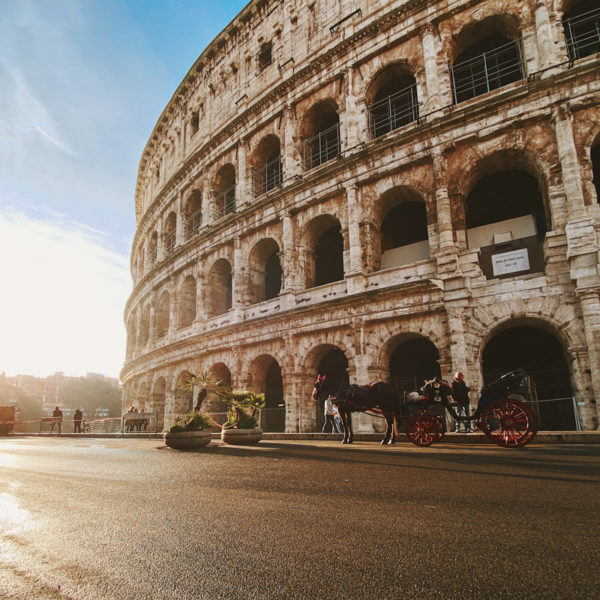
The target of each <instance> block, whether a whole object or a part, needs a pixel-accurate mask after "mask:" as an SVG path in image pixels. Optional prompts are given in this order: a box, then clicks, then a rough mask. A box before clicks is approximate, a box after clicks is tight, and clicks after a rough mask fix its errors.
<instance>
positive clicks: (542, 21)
mask: <svg viewBox="0 0 600 600" xmlns="http://www.w3.org/2000/svg"><path fill="white" fill-rule="evenodd" d="M535 29H536V38H537V46H538V54H539V57H540V58H539V64H538V68H539V69H548V68H549V67H551V66H553V65H557V64H559V63H561V62H563V61H564V60H565V59H566V57H565V56H563V55H562V53H561V52H560V51H559V50H558V47H557V44H556V40H555V39H554V35H553V33H554V32H553V30H552V25H551V24H550V15H549V13H548V7H547V6H546V1H545V0H537V2H536V7H535Z"/></svg>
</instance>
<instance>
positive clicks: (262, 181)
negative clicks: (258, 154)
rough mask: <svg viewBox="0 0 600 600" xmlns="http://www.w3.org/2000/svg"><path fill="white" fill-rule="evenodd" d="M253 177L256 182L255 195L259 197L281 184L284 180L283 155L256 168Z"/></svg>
mask: <svg viewBox="0 0 600 600" xmlns="http://www.w3.org/2000/svg"><path fill="white" fill-rule="evenodd" d="M252 178H253V182H254V195H255V196H257V197H258V196H262V195H263V194H266V193H267V192H268V191H270V190H272V189H275V188H276V187H278V186H280V185H281V182H282V180H283V171H282V168H281V156H279V155H278V156H276V157H275V158H274V159H273V160H270V161H269V162H268V163H266V164H265V165H264V166H263V167H261V168H260V169H254V171H253V173H252Z"/></svg>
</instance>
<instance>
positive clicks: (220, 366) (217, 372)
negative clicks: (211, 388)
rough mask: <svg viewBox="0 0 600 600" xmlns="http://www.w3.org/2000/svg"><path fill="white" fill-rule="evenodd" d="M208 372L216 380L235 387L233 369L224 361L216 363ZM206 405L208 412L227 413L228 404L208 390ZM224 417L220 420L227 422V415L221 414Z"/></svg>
mask: <svg viewBox="0 0 600 600" xmlns="http://www.w3.org/2000/svg"><path fill="white" fill-rule="evenodd" d="M208 372H209V374H210V376H211V377H212V379H214V381H216V382H219V381H222V382H223V383H226V384H227V385H229V386H232V387H233V377H232V375H231V371H230V369H229V367H228V366H227V365H226V364H225V363H223V362H217V363H214V364H213V365H212V366H211V367H210V368H209V369H208ZM203 406H204V407H206V411H207V412H218V413H227V406H226V405H225V404H224V403H223V402H222V401H221V400H220V398H219V397H218V396H217V394H215V393H214V392H208V394H207V396H206V399H205V400H204V404H203ZM221 416H223V417H224V418H223V419H221V421H220V422H225V420H226V419H227V417H226V415H225V414H223V415H221Z"/></svg>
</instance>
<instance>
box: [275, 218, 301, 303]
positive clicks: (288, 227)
mask: <svg viewBox="0 0 600 600" xmlns="http://www.w3.org/2000/svg"><path fill="white" fill-rule="evenodd" d="M282 225H283V235H282V242H283V248H282V250H281V252H280V256H281V258H282V265H281V267H282V271H283V286H282V290H281V292H282V293H286V292H292V293H294V292H298V291H300V289H301V288H300V284H299V281H298V249H297V248H296V245H295V241H294V223H293V221H292V217H291V216H290V215H284V217H283V224H282Z"/></svg>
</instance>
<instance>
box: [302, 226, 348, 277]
mask: <svg viewBox="0 0 600 600" xmlns="http://www.w3.org/2000/svg"><path fill="white" fill-rule="evenodd" d="M303 246H304V250H305V253H306V256H305V258H306V261H305V265H304V270H305V276H306V287H307V288H311V287H315V286H319V285H325V284H327V283H332V282H334V281H341V280H342V279H344V239H343V237H342V233H341V226H340V222H339V221H338V220H337V219H336V218H335V217H333V216H332V215H321V216H320V217H317V218H316V219H313V220H312V221H311V222H310V224H309V225H308V227H307V230H306V234H305V236H304V240H303Z"/></svg>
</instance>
